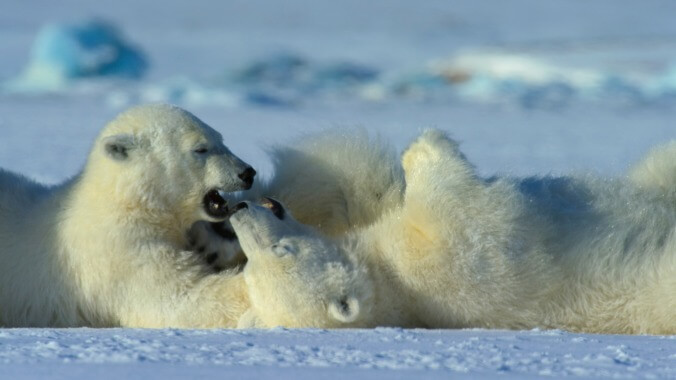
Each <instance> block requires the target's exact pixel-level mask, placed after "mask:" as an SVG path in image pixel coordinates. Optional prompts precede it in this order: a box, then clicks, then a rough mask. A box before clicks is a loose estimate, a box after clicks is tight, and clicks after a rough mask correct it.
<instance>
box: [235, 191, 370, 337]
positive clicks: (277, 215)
mask: <svg viewBox="0 0 676 380" xmlns="http://www.w3.org/2000/svg"><path fill="white" fill-rule="evenodd" d="M230 222H231V223H232V225H233V228H234V229H235V232H236V233H237V236H238V237H239V239H240V244H241V246H242V249H243V250H244V253H245V254H246V255H247V258H248V262H247V264H246V267H245V268H244V272H243V275H244V279H245V282H246V284H247V287H248V290H249V298H250V300H251V310H250V311H249V313H253V318H255V320H256V324H255V326H259V325H260V326H261V327H262V326H267V327H274V326H284V327H322V328H331V327H341V326H351V325H356V324H358V323H359V321H360V320H362V318H365V317H366V316H367V315H368V314H370V305H371V298H372V293H373V292H372V285H371V282H370V280H369V278H368V273H367V271H366V266H365V265H364V264H363V263H360V262H359V260H357V259H356V258H354V257H351V256H350V255H349V254H347V253H346V252H345V251H343V250H342V249H340V248H339V247H338V246H337V245H336V244H335V243H334V242H332V241H331V240H329V239H327V238H326V237H324V236H321V235H320V234H319V232H317V231H316V230H314V229H313V228H312V227H310V226H306V225H303V224H300V223H299V222H297V221H296V220H295V219H294V218H293V217H292V216H291V215H290V214H289V212H288V211H287V210H286V209H285V208H284V207H283V206H282V205H281V204H280V203H279V202H277V201H275V200H273V199H270V198H264V199H263V201H262V203H261V204H260V205H257V204H254V203H251V202H242V203H238V204H237V205H236V206H235V207H234V213H233V215H232V216H231V217H230Z"/></svg>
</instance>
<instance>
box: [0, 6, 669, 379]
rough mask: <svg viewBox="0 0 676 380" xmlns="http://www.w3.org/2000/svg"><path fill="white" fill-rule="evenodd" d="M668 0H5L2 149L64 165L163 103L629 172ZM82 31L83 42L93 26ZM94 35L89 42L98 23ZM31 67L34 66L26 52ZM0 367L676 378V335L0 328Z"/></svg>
mask: <svg viewBox="0 0 676 380" xmlns="http://www.w3.org/2000/svg"><path fill="white" fill-rule="evenodd" d="M675 14H676V3H673V2H670V1H648V2H631V1H624V0H622V1H617V0H598V1H594V2H574V1H563V0H551V1H546V2H543V1H538V0H514V1H511V2H509V4H503V3H499V2H495V3H485V2H475V1H456V2H452V3H449V2H448V1H445V0H430V1H426V2H410V1H404V0H395V1H393V0H388V1H380V0H379V1H370V2H363V1H361V0H345V1H340V2H330V1H312V0H289V1H284V2H268V1H263V0H259V1H251V0H249V1H227V2H226V1H215V0H214V1H195V2H181V1H176V0H170V1H164V2H162V4H161V5H159V4H158V3H157V2H153V1H148V0H144V1H138V0H134V1H132V0H118V1H115V2H109V3H100V2H90V1H87V0H65V1H61V2H59V3H58V5H57V4H56V3H54V4H52V3H45V2H43V1H39V0H28V1H22V2H9V3H5V4H3V5H0V55H1V56H2V57H3V59H2V60H0V167H2V168H5V169H9V170H14V171H18V172H21V173H24V174H26V175H28V176H30V177H33V178H35V179H37V180H40V181H44V182H48V183H57V182H60V181H63V180H64V179H66V178H68V177H70V176H72V175H74V174H75V173H76V172H77V171H78V170H79V169H80V168H81V166H82V164H83V162H84V159H85V156H86V154H87V152H88V150H89V147H90V144H91V142H92V141H93V139H94V137H95V136H96V134H97V132H98V131H99V129H100V128H101V127H102V126H103V124H104V123H105V122H106V121H108V120H110V118H112V117H113V116H114V115H115V114H117V113H118V112H120V111H121V110H122V109H124V108H125V107H127V106H130V105H132V104H136V103H139V102H149V101H169V102H173V103H178V104H180V105H183V106H185V107H187V108H188V109H190V110H191V111H193V112H194V113H195V114H196V115H198V116H199V117H200V118H202V119H204V120H205V121H206V122H207V123H209V124H210V125H212V126H213V127H214V128H216V129H218V130H219V131H220V132H222V134H223V136H224V138H225V143H226V144H227V145H228V146H229V147H230V148H231V149H232V151H233V152H234V153H236V154H237V155H239V156H240V157H242V158H243V159H245V160H246V161H247V162H249V163H251V164H252V165H254V166H255V167H256V169H260V170H259V171H260V172H261V173H262V175H263V176H265V175H269V174H270V167H271V165H270V163H269V162H268V160H267V156H266V154H265V150H266V147H268V146H269V145H271V144H280V143H281V144H285V143H290V144H293V141H294V139H295V138H297V137H298V136H300V135H302V134H305V133H308V132H312V131H318V130H323V129H327V128H336V127H345V128H363V129H366V130H367V131H369V132H371V133H374V134H376V133H377V134H381V135H383V136H385V137H387V138H388V139H390V140H391V141H392V143H393V144H394V145H395V146H396V147H397V148H398V149H403V148H404V147H405V146H406V144H407V143H408V142H409V141H410V140H411V139H412V138H413V137H415V136H416V135H417V133H419V131H420V130H421V129H423V128H425V127H438V128H442V129H445V130H448V131H450V132H451V134H452V135H453V136H454V137H455V138H457V139H458V140H460V141H461V142H462V148H463V150H464V151H465V152H466V153H467V156H468V158H469V159H470V160H471V161H472V162H473V163H475V164H476V166H477V168H478V170H479V172H480V173H482V174H483V175H486V176H490V175H494V174H496V173H506V174H514V175H533V174H548V173H552V174H565V173H568V172H571V171H595V172H598V173H600V174H602V175H609V176H611V175H622V173H623V172H624V171H625V170H626V169H627V167H628V166H629V165H631V163H632V162H634V161H636V160H637V159H638V158H639V157H640V156H641V155H642V154H644V153H645V152H646V151H647V150H648V149H650V147H652V146H654V145H656V144H659V143H661V142H665V141H668V140H670V139H676V125H675V124H674V120H676V43H674V41H676V39H675V38H676V23H674V22H673V18H674V17H673V16H674V15H675ZM87 41H89V42H87ZM91 41H95V43H92V42H91ZM35 67H38V68H39V69H35ZM0 368H1V372H2V374H3V376H5V377H7V378H35V377H38V376H40V377H51V378H57V379H61V378H64V379H65V378H68V379H73V378H75V379H77V378H91V377H93V376H97V377H100V378H120V377H128V378H147V377H157V378H178V377H188V376H190V377H198V376H199V377H213V378H215V377H224V376H233V377H237V378H256V379H259V378H316V377H320V376H321V377H339V376H340V377H347V376H350V377H355V378H360V379H361V378H366V379H367V378H384V377H395V378H399V377H401V378H403V377H407V378H428V377H429V378H432V377H434V378H442V377H443V378H446V377H450V376H455V377H464V378H482V377H484V378H494V377H496V376H501V377H515V378H528V377H539V376H553V377H582V378H674V377H676V339H675V338H674V337H651V336H613V335H607V336H604V335H590V334H573V333H568V332H563V331H494V330H403V329H392V328H387V329H385V328H383V329H375V330H344V331H326V330H313V329H301V330H286V329H273V330H269V331H255V330H243V331H236V330H232V331H231V330H133V329H63V330H59V329H4V330H0Z"/></svg>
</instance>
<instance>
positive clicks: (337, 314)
mask: <svg viewBox="0 0 676 380" xmlns="http://www.w3.org/2000/svg"><path fill="white" fill-rule="evenodd" d="M329 315H330V316H331V317H333V318H334V319H336V320H338V321H340V322H343V323H350V322H354V321H355V320H357V317H358V316H359V300H358V299H357V298H356V297H352V296H343V297H341V298H335V299H333V300H332V301H331V302H330V303H329Z"/></svg>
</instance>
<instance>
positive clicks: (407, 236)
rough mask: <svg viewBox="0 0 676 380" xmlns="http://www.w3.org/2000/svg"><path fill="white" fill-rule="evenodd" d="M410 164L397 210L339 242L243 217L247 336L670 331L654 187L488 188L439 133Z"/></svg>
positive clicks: (664, 211) (543, 184)
mask: <svg viewBox="0 0 676 380" xmlns="http://www.w3.org/2000/svg"><path fill="white" fill-rule="evenodd" d="M402 166H403V169H404V173H405V180H406V190H405V194H404V200H403V202H402V204H401V205H400V206H399V207H397V208H395V209H393V210H390V211H389V212H387V213H385V215H383V216H382V217H381V218H380V219H378V220H377V221H375V222H374V223H373V224H372V225H370V226H366V227H363V228H359V229H356V230H354V231H352V232H349V233H347V234H346V235H345V236H343V237H341V238H338V239H335V238H329V237H326V236H324V235H322V234H321V233H320V232H318V231H316V230H315V229H313V228H312V227H310V226H304V225H302V224H300V223H298V222H296V221H295V220H294V219H293V217H292V216H291V214H290V213H289V212H288V210H284V208H283V206H282V205H281V204H279V203H277V202H272V201H270V200H268V201H266V202H264V203H263V205H256V204H254V203H251V202H246V203H242V204H238V205H236V206H235V210H236V211H235V213H234V214H233V216H232V217H231V222H232V224H233V227H234V228H235V231H236V233H237V235H238V236H239V239H240V244H241V245H242V247H243V249H244V251H245V252H246V254H247V256H248V257H249V262H248V264H247V266H246V267H245V269H244V272H243V275H244V278H245V282H246V286H247V288H248V289H249V296H250V302H251V307H250V309H249V310H248V311H247V312H246V313H245V314H243V316H242V318H240V321H239V326H240V327H250V326H258V327H265V326H276V325H282V326H306V327H307V326H313V327H371V326H380V325H395V326H417V327H429V328H462V327H483V328H506V329H523V328H536V327H538V328H561V329H566V330H571V331H579V332H592V333H636V334H638V333H649V334H674V333H676V295H675V293H674V290H675V289H676V234H675V232H676V202H674V199H673V198H671V197H666V196H658V195H656V194H659V193H657V192H656V191H655V190H654V189H656V188H658V187H653V188H651V189H650V191H646V190H645V188H644V187H642V186H638V185H637V184H636V183H635V180H633V179H630V180H627V179H626V178H616V179H604V178H596V177H592V176H578V177H574V176H573V177H562V178H549V177H546V178H525V179H513V178H499V179H490V180H485V179H482V178H480V177H478V176H477V175H476V173H475V171H474V169H473V168H472V166H471V165H470V164H469V163H468V162H467V160H466V159H465V157H464V156H463V155H462V154H461V152H460V151H459V149H458V145H457V144H456V143H455V142H454V141H452V140H451V139H449V138H448V137H447V136H446V135H445V134H444V133H442V132H440V131H436V130H431V131H427V132H425V133H423V134H422V135H421V136H420V137H419V138H418V139H417V140H416V141H415V142H414V143H413V144H411V146H410V147H409V148H408V149H407V150H406V151H405V153H404V154H403V156H402ZM658 166H659V165H658ZM637 170H639V169H637ZM637 175H638V174H636V172H635V173H634V177H633V178H637V177H636V176H637ZM646 178H647V177H646Z"/></svg>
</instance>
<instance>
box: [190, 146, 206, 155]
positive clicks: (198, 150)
mask: <svg viewBox="0 0 676 380" xmlns="http://www.w3.org/2000/svg"><path fill="white" fill-rule="evenodd" d="M193 152H195V153H197V154H205V153H207V152H209V149H207V148H206V147H204V146H201V147H199V148H197V149H195V150H194V151H193Z"/></svg>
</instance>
